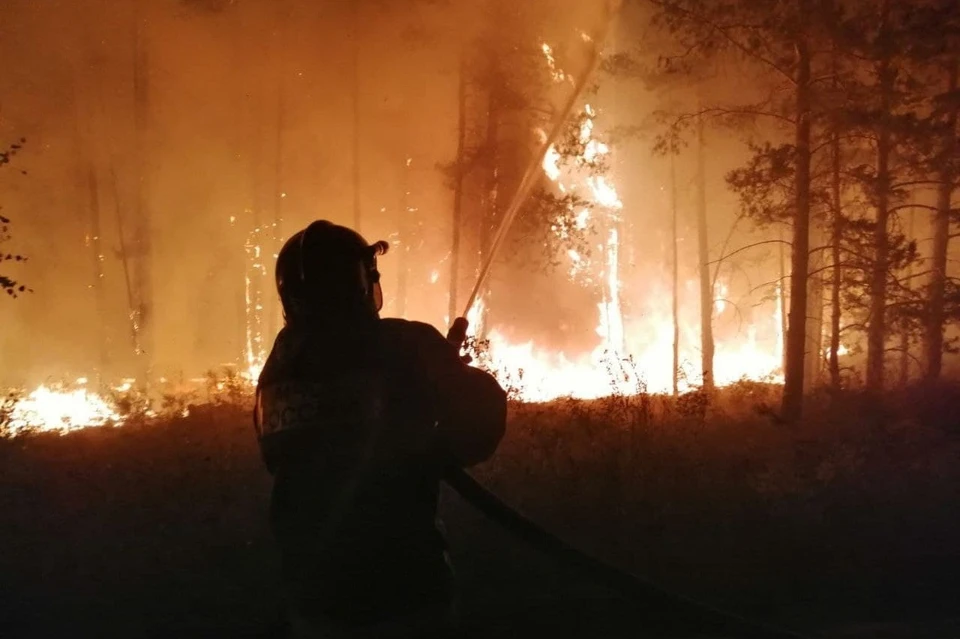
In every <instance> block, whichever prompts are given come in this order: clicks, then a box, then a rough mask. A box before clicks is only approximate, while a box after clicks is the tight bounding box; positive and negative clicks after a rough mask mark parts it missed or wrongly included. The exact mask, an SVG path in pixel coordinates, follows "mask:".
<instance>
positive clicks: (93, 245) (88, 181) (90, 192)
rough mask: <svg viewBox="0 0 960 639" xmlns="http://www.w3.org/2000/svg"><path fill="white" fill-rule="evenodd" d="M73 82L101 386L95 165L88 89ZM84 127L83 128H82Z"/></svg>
mask: <svg viewBox="0 0 960 639" xmlns="http://www.w3.org/2000/svg"><path fill="white" fill-rule="evenodd" d="M73 72H74V78H76V81H75V83H74V85H73V101H74V105H73V106H74V110H73V117H74V133H75V144H76V158H75V159H76V168H77V187H78V192H77V203H78V206H79V210H78V213H79V214H80V217H81V219H82V218H86V220H87V225H86V227H87V228H86V233H85V237H84V243H85V244H86V247H87V249H88V250H89V251H90V260H91V266H92V269H91V272H90V276H91V278H92V281H91V284H90V290H91V291H92V292H93V302H94V308H95V310H96V317H97V328H96V331H97V345H98V365H97V381H98V383H99V382H102V381H103V379H104V374H105V372H106V369H107V366H108V360H109V350H110V349H109V337H108V335H109V329H108V326H109V320H108V318H107V304H106V292H105V290H104V287H103V286H104V271H103V240H102V237H101V226H102V225H101V215H102V212H101V208H100V191H99V186H100V185H99V183H98V181H97V163H96V160H95V153H93V151H92V150H91V149H90V148H89V145H90V140H91V139H95V136H94V135H93V134H92V133H89V132H88V131H87V130H86V129H87V126H90V119H91V117H92V114H91V113H90V112H89V111H88V110H86V109H84V96H83V90H84V89H85V88H86V87H87V86H88V83H87V82H84V81H83V80H85V78H83V77H82V76H81V74H82V73H83V70H82V69H80V68H75V69H74V70H73ZM85 125H86V126H85Z"/></svg>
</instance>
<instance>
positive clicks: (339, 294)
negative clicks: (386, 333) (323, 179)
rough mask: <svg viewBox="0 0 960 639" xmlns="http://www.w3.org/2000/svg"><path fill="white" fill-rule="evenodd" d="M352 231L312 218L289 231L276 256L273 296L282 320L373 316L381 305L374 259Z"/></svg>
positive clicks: (380, 246)
mask: <svg viewBox="0 0 960 639" xmlns="http://www.w3.org/2000/svg"><path fill="white" fill-rule="evenodd" d="M389 248H390V245H389V244H387V243H386V242H384V241H382V240H381V241H379V242H376V243H374V244H372V245H371V244H367V241H366V240H365V239H363V237H362V236H361V235H360V234H359V233H357V232H356V231H354V230H352V229H349V228H347V227H345V226H339V225H337V224H333V223H332V222H328V221H327V220H317V221H316V222H313V223H311V224H310V225H309V226H308V227H307V228H305V229H303V230H302V231H299V232H298V233H295V234H294V235H293V236H292V237H291V238H290V239H288V240H287V241H286V243H284V245H283V248H281V249H280V253H279V254H278V255H277V267H276V280H277V293H279V295H280V302H281V304H282V305H283V314H284V317H285V318H286V319H287V320H288V321H289V320H291V319H296V318H302V317H305V316H318V315H325V316H343V317H354V316H357V315H370V314H372V315H374V316H375V315H376V314H377V313H378V312H379V311H380V308H381V307H382V306H383V295H382V293H381V291H380V272H379V271H378V270H377V256H378V255H383V254H384V253H386V252H387V250H388V249H389Z"/></svg>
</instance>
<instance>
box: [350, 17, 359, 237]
mask: <svg viewBox="0 0 960 639" xmlns="http://www.w3.org/2000/svg"><path fill="white" fill-rule="evenodd" d="M360 49H361V47H360V2H359V1H354V3H353V83H352V84H353V93H352V95H353V105H352V106H353V153H352V159H353V228H354V230H355V231H356V232H357V233H359V232H360Z"/></svg>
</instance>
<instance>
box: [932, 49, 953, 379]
mask: <svg viewBox="0 0 960 639" xmlns="http://www.w3.org/2000/svg"><path fill="white" fill-rule="evenodd" d="M957 71H958V63H957V61H954V62H953V63H952V64H951V66H950V69H949V71H948V73H949V76H948V89H949V91H950V93H956V91H957ZM956 149H957V106H956V102H954V106H953V108H952V109H951V110H950V113H949V115H948V116H947V122H946V136H945V137H944V145H943V151H944V157H945V158H950V157H952V156H954V155H956ZM941 167H942V169H941V172H940V184H939V185H938V186H937V212H936V214H935V216H934V220H933V257H932V263H931V266H930V270H931V275H930V284H929V291H930V292H929V297H928V299H929V304H930V306H929V312H928V314H927V326H926V331H925V332H926V335H925V338H926V339H925V340H924V341H925V342H926V343H925V344H924V350H925V351H926V353H925V358H924V359H925V360H926V361H925V367H924V368H925V370H924V376H925V377H926V379H927V380H929V381H934V380H937V379H939V378H940V369H941V367H942V366H943V323H944V318H945V314H944V298H945V295H946V283H947V250H948V248H949V245H950V207H951V200H952V198H953V191H954V189H955V188H956V180H957V176H956V175H955V174H954V173H953V171H952V170H951V167H952V162H950V161H949V160H945V161H943V162H941Z"/></svg>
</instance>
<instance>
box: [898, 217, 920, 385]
mask: <svg viewBox="0 0 960 639" xmlns="http://www.w3.org/2000/svg"><path fill="white" fill-rule="evenodd" d="M916 213H917V211H916V209H915V207H910V218H909V222H908V224H907V234H906V235H907V241H908V242H911V241H913V239H914V237H915V235H914V230H913V229H914V223H915V221H916V219H915V218H916V217H917V215H916ZM906 281H907V282H913V262H910V263H909V264H908V265H907V278H906ZM909 381H910V325H909V323H907V322H903V323H902V326H901V327H900V387H901V388H903V387H905V386H906V385H907V383H908V382H909Z"/></svg>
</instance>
